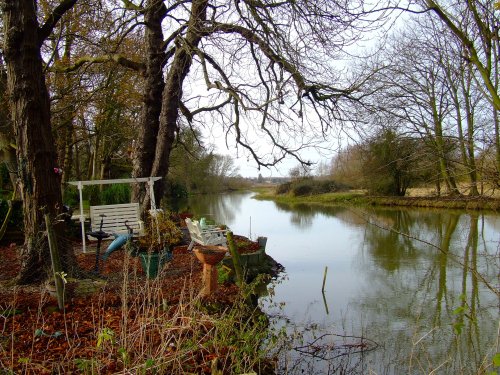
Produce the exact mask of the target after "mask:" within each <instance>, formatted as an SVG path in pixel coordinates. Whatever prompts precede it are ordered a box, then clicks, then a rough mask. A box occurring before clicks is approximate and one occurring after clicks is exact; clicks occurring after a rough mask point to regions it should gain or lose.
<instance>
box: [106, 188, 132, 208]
mask: <svg viewBox="0 0 500 375" xmlns="http://www.w3.org/2000/svg"><path fill="white" fill-rule="evenodd" d="M100 200H101V202H100V203H101V204H120V203H129V202H130V185H129V184H115V185H109V186H107V187H106V188H105V189H104V190H103V192H102V194H101V199H100Z"/></svg>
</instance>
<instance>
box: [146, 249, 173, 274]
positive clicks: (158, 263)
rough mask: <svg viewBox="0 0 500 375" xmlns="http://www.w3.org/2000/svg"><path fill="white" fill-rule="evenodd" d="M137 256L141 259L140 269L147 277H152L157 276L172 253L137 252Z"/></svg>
mask: <svg viewBox="0 0 500 375" xmlns="http://www.w3.org/2000/svg"><path fill="white" fill-rule="evenodd" d="M139 258H140V259H141V264H142V269H143V270H144V272H145V273H146V275H147V276H148V278H150V279H154V278H156V277H157V276H158V273H159V271H160V270H161V268H162V267H163V266H164V264H165V263H167V262H169V261H170V260H171V259H172V253H171V252H164V253H160V254H158V253H153V254H148V253H139Z"/></svg>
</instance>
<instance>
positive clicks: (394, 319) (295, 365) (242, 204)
mask: <svg viewBox="0 0 500 375" xmlns="http://www.w3.org/2000/svg"><path fill="white" fill-rule="evenodd" d="M217 199H218V200H219V201H217ZM192 207H193V208H194V207H197V209H199V210H200V211H195V212H197V213H212V214H214V215H215V216H216V217H217V218H218V220H219V221H222V222H226V223H227V224H228V225H230V226H231V228H232V229H233V230H234V231H235V232H236V233H243V234H246V232H247V230H248V226H249V225H248V222H249V220H248V218H249V217H251V222H252V227H251V231H250V232H252V231H253V232H254V233H255V232H257V233H258V234H260V235H267V236H268V238H269V239H268V249H267V251H268V253H269V254H270V255H272V256H273V257H275V258H276V259H277V260H278V261H279V262H280V263H282V264H283V265H284V266H285V268H286V269H287V277H288V279H287V280H286V281H285V282H283V283H282V284H279V285H277V286H276V288H275V296H274V301H275V302H278V305H279V302H284V303H285V307H284V310H283V311H278V310H279V308H275V307H273V306H276V305H274V304H271V303H268V304H267V305H266V309H267V311H268V312H269V313H270V314H276V316H278V317H282V316H283V314H285V315H286V317H287V320H283V319H281V318H278V319H277V321H276V322H275V324H276V326H278V327H279V326H280V325H284V324H286V326H287V328H288V330H289V333H290V335H291V337H295V336H294V335H296V336H297V337H300V338H301V339H302V340H304V341H305V342H314V340H315V339H316V338H318V337H320V336H322V335H326V336H322V337H330V338H331V337H334V336H332V335H341V336H355V337H365V338H369V339H371V340H373V341H374V342H376V343H378V344H379V347H378V349H377V350H373V351H371V352H362V353H357V354H352V355H350V356H348V357H346V358H343V359H342V362H338V361H337V362H334V363H331V362H330V361H325V360H323V359H321V358H317V357H314V356H312V357H311V356H310V355H307V354H304V353H303V352H300V351H297V350H293V347H294V346H295V347H298V346H300V345H298V344H296V345H293V344H292V345H291V346H290V351H289V352H287V353H286V355H284V356H283V357H282V365H283V366H284V367H283V368H284V369H286V371H284V372H283V373H290V374H292V373H300V371H306V372H307V373H317V374H322V373H328V372H329V371H331V370H332V369H333V368H335V366H336V365H337V366H338V365H340V364H341V363H343V364H344V365H345V366H346V368H351V369H352V371H353V373H369V372H370V371H372V372H374V373H377V374H401V373H404V374H413V373H415V374H417V373H418V374H420V373H425V374H427V373H430V372H431V371H433V370H435V373H442V374H448V373H461V374H469V373H470V374H476V373H478V372H481V371H484V372H488V371H492V370H493V369H492V368H491V367H490V368H488V369H486V368H485V366H487V365H489V364H491V356H492V355H493V354H494V353H495V352H496V351H497V349H495V345H496V342H497V340H498V322H499V296H498V284H499V282H498V275H499V270H500V264H499V263H500V262H499V259H498V249H499V238H498V232H499V228H500V220H499V218H498V216H492V215H484V214H480V213H475V212H472V213H466V212H458V211H442V210H441V211H432V210H395V209H373V208H369V209H347V208H338V207H335V208H332V207H309V206H299V207H290V206H288V205H281V204H280V205H278V204H274V203H273V202H260V201H255V200H252V199H250V196H249V195H237V196H236V195H230V196H227V197H226V196H224V197H218V198H210V199H208V202H199V203H196V204H195V203H194V202H193V203H192ZM297 229H300V230H297ZM325 266H328V278H327V285H326V291H325V293H324V295H323V294H322V293H321V284H322V276H323V270H324V268H325ZM325 306H328V309H325ZM313 326H314V329H312V328H311V327H313ZM315 342H316V344H317V343H318V342H319V341H315ZM330 344H331V343H330ZM330 344H329V345H330ZM326 349H329V350H330V351H331V352H330V354H331V353H333V352H334V351H335V350H338V349H339V347H338V346H332V345H330V346H326V347H325V346H322V347H320V348H318V350H326Z"/></svg>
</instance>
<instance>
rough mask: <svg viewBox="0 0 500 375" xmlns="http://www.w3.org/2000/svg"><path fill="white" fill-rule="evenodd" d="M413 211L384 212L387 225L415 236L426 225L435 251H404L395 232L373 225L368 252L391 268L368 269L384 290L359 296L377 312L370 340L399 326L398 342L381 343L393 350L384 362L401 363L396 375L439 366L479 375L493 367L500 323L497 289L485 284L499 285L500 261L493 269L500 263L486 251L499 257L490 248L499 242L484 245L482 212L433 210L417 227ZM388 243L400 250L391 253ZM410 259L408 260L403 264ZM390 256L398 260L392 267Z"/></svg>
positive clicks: (422, 247)
mask: <svg viewBox="0 0 500 375" xmlns="http://www.w3.org/2000/svg"><path fill="white" fill-rule="evenodd" d="M412 214H413V213H410V217H408V213H406V214H402V215H400V216H399V215H397V214H396V213H389V212H383V214H382V215H383V216H384V219H385V222H386V223H387V222H389V220H388V219H391V220H392V221H393V226H391V228H390V229H393V230H394V231H396V230H397V231H401V232H403V233H406V234H408V235H412V234H414V233H418V230H419V228H421V227H422V226H423V227H426V228H427V230H429V231H432V233H423V231H422V232H421V234H422V236H427V237H431V238H433V240H434V241H433V243H434V245H435V247H429V246H428V245H427V244H424V243H421V242H418V241H414V240H413V241H411V244H409V246H411V251H410V252H409V253H408V252H407V253H405V252H404V251H407V250H405V249H403V247H404V246H402V245H403V244H404V241H402V240H398V239H395V238H394V235H393V234H391V233H386V234H385V235H384V234H381V233H380V232H383V231H384V230H383V229H380V228H375V229H373V228H371V229H370V228H367V238H370V240H369V246H370V249H369V253H370V254H372V255H373V257H374V258H375V261H376V262H377V263H378V264H380V265H381V266H382V267H384V268H373V267H368V268H366V269H364V271H365V272H370V279H371V280H372V281H373V285H377V287H376V288H368V289H367V290H366V293H367V295H366V296H363V297H362V298H359V301H362V307H361V308H362V309H363V310H365V311H369V312H370V314H371V315H372V319H371V322H370V332H371V336H370V337H386V336H387V330H388V329H391V328H392V326H393V325H394V327H395V328H396V329H395V330H394V332H392V333H391V335H390V337H391V339H390V340H389V341H386V342H385V343H382V344H385V345H387V347H386V350H385V352H384V354H383V355H384V356H386V357H387V358H383V359H382V360H383V361H385V362H386V363H388V367H392V366H394V367H393V369H392V371H391V372H393V373H413V371H415V370H417V368H416V366H419V368H418V370H420V371H419V373H429V371H431V370H432V369H435V368H437V367H440V373H460V374H476V373H478V371H477V370H478V369H480V368H482V366H484V363H486V362H488V363H491V360H490V359H489V356H491V352H492V347H491V345H492V343H494V342H495V340H496V339H497V338H496V328H497V327H496V325H497V324H498V323H497V322H498V310H497V307H496V306H495V300H496V298H497V297H496V296H495V291H494V290H493V294H491V293H490V291H491V290H488V289H490V288H489V287H484V286H483V287H482V288H481V285H480V280H481V278H484V279H486V280H495V275H496V274H497V273H498V260H497V261H496V264H497V265H496V267H497V268H496V269H495V270H492V266H493V267H494V265H492V264H488V263H489V261H488V259H487V257H483V256H482V255H483V254H482V253H481V246H484V248H483V251H484V254H488V253H492V252H491V249H487V248H486V246H495V247H496V246H498V244H497V243H493V245H492V244H491V242H490V243H489V244H488V240H487V238H485V241H484V242H483V244H480V242H479V241H478V239H479V233H480V231H479V224H478V223H479V217H478V214H477V213H472V214H470V215H463V214H457V213H450V212H439V213H436V212H432V214H430V215H429V216H431V217H429V216H428V217H426V220H425V221H424V222H422V221H420V218H418V221H417V222H415V217H416V216H411V215H412ZM418 214H419V215H422V213H421V212H420V213H418ZM383 221H384V220H383ZM420 224H422V225H420ZM377 229H378V230H377ZM412 230H413V233H412V232H411V231H412ZM385 232H389V231H385ZM490 235H491V233H490ZM484 236H487V234H484ZM376 240H382V242H381V245H375V244H374V243H375V242H376ZM393 243H395V245H393ZM384 244H386V245H387V246H389V247H391V245H392V248H393V249H396V251H397V253H396V254H394V251H393V250H390V249H384ZM374 245H375V246H374ZM429 250H430V251H429ZM405 254H406V255H407V258H405V260H409V261H408V262H405V263H403V262H402V260H403V257H404V255H405ZM416 254H418V256H417V255H416ZM387 257H399V258H398V259H397V260H396V262H395V263H394V264H389V266H388V265H387V264H386V260H385V258H387ZM377 259H378V261H377ZM390 266H392V267H396V266H397V267H402V268H403V271H402V272H390V273H388V272H387V270H390V271H393V269H391V268H389V267H390ZM394 269H396V268H394ZM492 271H493V272H492ZM485 285H486V284H485ZM481 289H482V290H481ZM497 292H498V291H497ZM394 296H397V298H394ZM480 298H481V302H480ZM410 358H411V361H409V359H410ZM411 363H413V366H414V367H413V368H411V367H410V366H411ZM389 364H390V365H389ZM397 364H399V365H397ZM409 364H410V365H409ZM417 364H418V365H417ZM420 366H423V367H420Z"/></svg>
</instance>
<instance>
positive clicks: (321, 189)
mask: <svg viewBox="0 0 500 375" xmlns="http://www.w3.org/2000/svg"><path fill="white" fill-rule="evenodd" d="M345 190H348V187H347V186H346V185H344V184H341V183H338V182H336V181H333V180H315V179H313V178H311V177H308V178H301V179H297V180H294V181H290V182H285V183H283V184H280V185H279V186H278V187H277V188H276V194H279V195H281V194H290V195H292V196H294V197H303V196H307V195H317V194H325V193H333V192H339V191H345Z"/></svg>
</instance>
